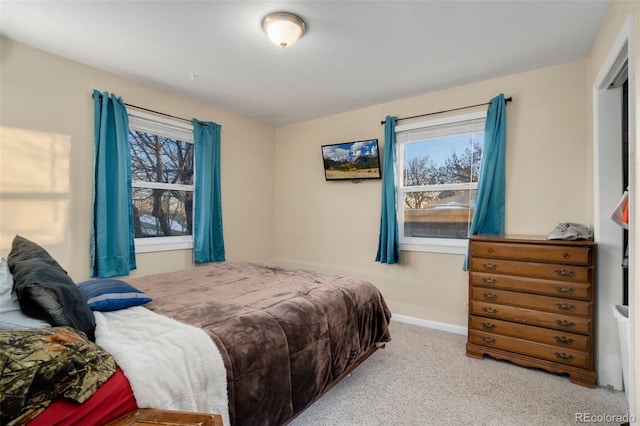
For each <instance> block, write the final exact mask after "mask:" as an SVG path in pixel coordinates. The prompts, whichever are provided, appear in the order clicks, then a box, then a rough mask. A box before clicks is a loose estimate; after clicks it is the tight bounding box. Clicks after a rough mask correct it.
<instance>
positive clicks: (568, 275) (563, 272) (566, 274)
mask: <svg viewBox="0 0 640 426" xmlns="http://www.w3.org/2000/svg"><path fill="white" fill-rule="evenodd" d="M555 272H556V274H558V276H560V277H564V278H571V277H573V276H574V275H575V274H576V273H575V271H571V270H569V269H556V271H555Z"/></svg>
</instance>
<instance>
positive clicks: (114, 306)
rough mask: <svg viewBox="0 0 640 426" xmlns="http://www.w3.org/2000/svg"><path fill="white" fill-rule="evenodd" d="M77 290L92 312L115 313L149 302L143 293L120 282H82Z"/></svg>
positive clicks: (102, 280)
mask: <svg viewBox="0 0 640 426" xmlns="http://www.w3.org/2000/svg"><path fill="white" fill-rule="evenodd" d="M78 288H79V289H80V291H81V292H82V294H84V296H85V297H86V298H87V304H88V305H89V307H90V308H91V310H93V311H117V310H119V309H126V308H130V307H132V306H139V305H144V304H145V303H148V302H151V298H150V297H149V296H147V295H146V294H145V293H144V292H142V291H140V290H138V289H137V288H135V287H133V286H131V285H130V284H127V283H126V282H124V281H120V280H113V279H98V280H89V281H83V282H81V283H78Z"/></svg>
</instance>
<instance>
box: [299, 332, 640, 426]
mask: <svg viewBox="0 0 640 426" xmlns="http://www.w3.org/2000/svg"><path fill="white" fill-rule="evenodd" d="M391 337H392V339H393V340H392V341H391V342H389V343H388V344H387V345H386V347H385V348H384V349H381V350H378V351H377V352H376V353H375V354H373V355H372V356H371V357H370V358H369V359H368V360H366V361H365V362H364V363H363V364H362V365H360V366H359V367H358V368H356V370H355V371H354V372H353V373H351V375H350V376H348V377H346V378H345V379H344V380H343V381H342V382H340V383H338V384H337V385H336V386H335V387H334V388H333V389H331V390H330V391H329V392H327V394H325V395H324V396H323V397H322V398H320V399H319V400H318V401H316V403H314V404H313V405H312V406H311V407H309V408H308V409H307V410H305V411H304V412H303V413H302V414H300V415H299V416H298V417H297V418H296V419H294V420H293V421H292V422H291V423H290V425H291V426H307V425H322V426H331V425H336V426H357V425H363V426H364V425H367V426H371V425H402V426H412V425H416V426H418V425H419V426H424V425H492V426H493V425H505V426H509V425H514V426H515V425H518V426H520V425H528V426H534V425H541V426H542V425H544V426H549V425H575V424H576V423H578V424H579V423H592V424H593V423H594V420H595V423H598V424H611V425H620V424H621V423H622V422H621V421H619V420H620V419H624V417H615V416H625V415H627V416H628V412H629V406H628V404H627V400H626V398H625V395H624V392H622V391H615V392H612V391H610V390H608V389H606V388H602V387H599V388H596V389H589V388H586V387H584V386H580V385H576V384H573V383H571V382H570V381H569V378H568V377H567V376H566V375H557V374H552V373H548V372H546V371H542V370H538V369H533V368H523V367H519V366H516V365H514V364H512V363H510V362H506V361H497V360H494V359H491V358H488V357H485V359H483V360H478V359H474V358H469V357H467V356H466V355H465V344H466V341H467V338H466V336H462V335H458V334H452V333H447V332H444V331H439V330H433V329H428V328H423V327H418V326H414V325H409V324H405V323H400V322H397V321H392V323H391ZM581 420H583V421H581ZM584 420H590V421H584Z"/></svg>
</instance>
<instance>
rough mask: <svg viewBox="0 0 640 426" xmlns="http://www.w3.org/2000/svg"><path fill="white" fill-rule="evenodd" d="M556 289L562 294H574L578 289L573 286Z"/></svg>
mask: <svg viewBox="0 0 640 426" xmlns="http://www.w3.org/2000/svg"><path fill="white" fill-rule="evenodd" d="M556 290H557V291H558V293H562V294H573V293H575V291H576V289H575V288H573V287H556Z"/></svg>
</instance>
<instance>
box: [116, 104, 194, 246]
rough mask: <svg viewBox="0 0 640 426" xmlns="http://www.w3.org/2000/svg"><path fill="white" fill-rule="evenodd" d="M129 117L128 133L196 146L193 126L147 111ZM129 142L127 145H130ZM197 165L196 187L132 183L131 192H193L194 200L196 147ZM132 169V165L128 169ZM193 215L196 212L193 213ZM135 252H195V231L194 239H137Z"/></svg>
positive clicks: (133, 113)
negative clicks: (188, 250) (173, 190)
mask: <svg viewBox="0 0 640 426" xmlns="http://www.w3.org/2000/svg"><path fill="white" fill-rule="evenodd" d="M127 114H128V116H129V130H137V131H142V132H147V133H152V134H156V135H161V136H166V137H169V138H172V139H178V140H180V141H182V142H187V143H191V144H194V136H193V124H191V123H186V122H185V123H182V122H180V121H178V120H175V119H171V118H165V117H160V116H158V115H155V114H149V113H146V112H144V111H138V110H135V109H132V110H131V111H127ZM127 142H128V141H127ZM193 155H194V164H193V182H194V183H193V185H184V184H172V183H164V182H142V181H135V180H133V179H132V181H131V191H132V193H133V188H148V189H175V190H179V191H192V192H193V198H194V200H195V197H196V192H195V176H196V165H195V155H196V152H195V145H194V151H193ZM129 167H131V164H130V165H129ZM192 214H193V212H192ZM134 245H135V252H136V254H137V253H152V252H159V251H171V250H187V249H193V229H192V235H174V236H169V237H153V238H134Z"/></svg>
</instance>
